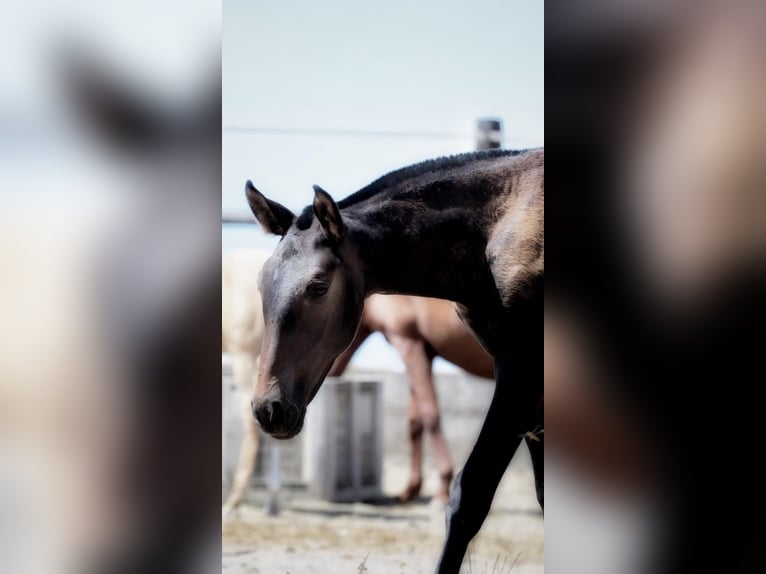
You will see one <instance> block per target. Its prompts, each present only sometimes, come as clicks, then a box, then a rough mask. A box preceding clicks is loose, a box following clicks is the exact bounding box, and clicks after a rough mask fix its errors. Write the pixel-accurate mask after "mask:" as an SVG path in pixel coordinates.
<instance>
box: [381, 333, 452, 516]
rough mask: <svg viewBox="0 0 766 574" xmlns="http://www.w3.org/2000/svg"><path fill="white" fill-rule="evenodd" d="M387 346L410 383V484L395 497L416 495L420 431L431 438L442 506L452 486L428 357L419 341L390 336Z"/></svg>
mask: <svg viewBox="0 0 766 574" xmlns="http://www.w3.org/2000/svg"><path fill="white" fill-rule="evenodd" d="M390 343H391V344H392V345H393V346H394V347H395V348H396V350H397V351H398V352H399V354H400V355H401V357H402V360H403V361H404V366H405V368H406V369H407V375H408V377H409V379H410V409H409V430H410V440H411V448H412V457H411V467H410V480H409V483H408V485H407V488H406V490H405V491H404V492H403V493H402V494H401V495H400V496H399V500H400V501H401V502H407V501H409V500H412V499H413V498H415V497H416V496H417V495H418V494H419V493H420V487H421V485H422V478H423V431H424V430H425V431H427V432H428V433H429V434H430V435H431V445H432V447H433V451H434V458H435V459H436V467H437V469H438V470H439V478H440V481H441V482H440V486H439V491H438V492H437V494H436V496H437V498H439V499H440V500H442V501H444V502H446V501H447V498H448V496H449V486H450V482H452V472H453V466H452V460H451V459H450V455H449V451H448V450H447V441H446V440H445V439H444V433H442V429H441V422H440V416H439V403H438V400H437V398H436V388H435V386H434V380H433V373H432V370H431V365H432V361H431V357H430V356H429V355H428V352H427V350H426V343H425V341H424V340H423V339H417V338H410V337H402V336H394V337H391V340H390Z"/></svg>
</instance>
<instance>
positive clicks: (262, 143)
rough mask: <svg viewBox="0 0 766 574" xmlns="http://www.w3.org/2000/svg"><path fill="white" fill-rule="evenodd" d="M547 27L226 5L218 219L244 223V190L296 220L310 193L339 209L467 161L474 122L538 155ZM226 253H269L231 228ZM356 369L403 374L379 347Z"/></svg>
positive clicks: (454, 7)
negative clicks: (390, 182) (432, 163)
mask: <svg viewBox="0 0 766 574" xmlns="http://www.w3.org/2000/svg"><path fill="white" fill-rule="evenodd" d="M543 25H544V18H543V2H541V1H540V2H538V1H526V2H521V1H501V0H491V1H479V2H471V3H468V2H456V1H439V2H437V1H435V0H425V1H419V2H404V1H402V0H394V1H388V2H385V3H383V2H379V3H361V2H351V1H340V0H330V1H323V2H267V1H263V0H257V1H254V0H224V2H223V52H222V60H223V114H222V115H223V117H222V121H223V125H224V132H223V192H222V207H223V210H224V212H226V213H231V212H234V213H244V212H246V210H247V206H246V204H245V201H244V192H243V189H244V182H245V180H246V179H252V180H253V182H254V183H255V185H256V187H258V188H259V189H261V191H263V192H264V193H265V194H267V195H268V196H270V197H272V198H274V199H276V200H278V201H280V202H281V203H283V204H285V205H286V206H288V207H290V208H291V209H293V210H296V211H297V210H299V209H301V208H302V207H303V206H304V205H306V204H308V203H309V201H310V199H311V197H312V192H311V185H312V184H314V183H318V184H320V185H322V187H324V188H325V189H327V190H328V191H329V192H330V193H331V194H333V195H334V196H335V197H336V199H340V198H342V197H345V196H346V195H348V194H350V193H352V192H353V191H355V190H356V189H358V188H360V187H362V186H363V185H365V184H366V183H369V182H370V181H372V180H373V179H375V178H377V177H378V176H380V175H383V174H384V173H386V172H388V171H390V170H392V169H396V168H399V167H402V166H404V165H408V164H411V163H415V162H417V161H421V160H424V159H428V158H432V157H438V156H440V155H445V154H451V153H460V152H464V151H469V150H471V149H473V147H474V132H475V126H476V119H477V118H479V117H485V116H493V117H499V118H501V119H502V120H503V122H504V129H505V131H504V147H508V148H525V147H537V146H541V145H543V144H544V140H543V134H544V125H543V112H544V99H543V92H544V82H543V57H544V50H543ZM227 128H236V129H238V130H241V129H242V128H245V130H247V129H249V128H257V130H261V131H232V130H231V129H227ZM262 130H288V131H293V130H298V131H300V130H309V131H313V130H317V131H320V132H321V131H323V130H325V131H348V132H417V133H425V134H441V135H436V136H433V137H427V136H423V137H412V136H410V137H404V136H387V137H383V136H374V135H361V134H360V135H348V134H344V135H329V134H326V133H325V134H323V133H312V134H296V133H274V132H273V131H262ZM223 245H224V249H225V250H226V249H231V248H236V247H247V246H257V247H267V248H268V247H271V246H273V245H274V240H273V239H272V238H270V237H266V236H264V235H263V234H262V233H261V232H260V231H258V230H257V229H254V228H243V227H241V226H237V227H229V226H226V227H224V230H223ZM356 359H357V360H355V363H356V364H358V365H360V366H370V367H383V366H389V367H390V366H392V363H395V364H396V366H395V367H394V368H399V365H398V363H396V362H397V361H398V359H397V357H396V355H395V353H393V352H392V351H390V350H389V349H388V348H386V346H385V344H384V343H383V342H382V341H381V340H378V341H372V342H371V343H370V344H368V345H366V346H365V348H363V349H362V350H361V351H360V353H358V355H357V358H356Z"/></svg>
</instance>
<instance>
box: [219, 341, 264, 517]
mask: <svg viewBox="0 0 766 574" xmlns="http://www.w3.org/2000/svg"><path fill="white" fill-rule="evenodd" d="M233 370H234V378H235V379H236V381H237V384H238V386H239V390H240V393H241V395H242V422H243V425H244V434H243V436H242V446H241V447H240V451H239V461H238V462H237V470H236V472H235V473H234V478H233V480H232V483H231V489H230V491H229V496H228V497H227V498H226V502H225V503H224V504H223V508H222V510H221V515H222V517H223V518H224V519H225V518H226V517H227V516H228V515H229V514H230V513H231V511H232V510H234V509H235V508H236V507H237V506H239V504H240V503H241V502H242V499H243V498H244V497H245V494H246V493H247V489H248V487H249V486H250V479H251V478H252V476H253V471H254V469H255V459H256V456H257V455H258V443H259V441H260V431H259V429H258V427H257V425H256V424H255V419H254V418H253V410H252V407H251V406H250V397H251V395H252V392H253V389H252V386H253V385H252V382H253V381H254V380H255V376H254V375H255V373H256V372H257V371H258V360H257V359H256V360H253V358H252V357H251V356H250V355H248V354H238V355H235V356H234V357H233Z"/></svg>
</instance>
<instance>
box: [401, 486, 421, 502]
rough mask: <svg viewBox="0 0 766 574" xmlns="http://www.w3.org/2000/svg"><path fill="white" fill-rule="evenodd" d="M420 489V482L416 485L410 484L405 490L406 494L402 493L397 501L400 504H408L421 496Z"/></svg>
mask: <svg viewBox="0 0 766 574" xmlns="http://www.w3.org/2000/svg"><path fill="white" fill-rule="evenodd" d="M420 487H421V483H420V482H417V483H414V484H410V485H409V486H408V487H407V488H406V489H405V490H404V492H402V493H401V494H400V495H399V496H397V497H396V501H397V502H398V503H399V504H406V503H408V502H411V501H413V500H414V499H415V498H417V497H418V495H419V494H420Z"/></svg>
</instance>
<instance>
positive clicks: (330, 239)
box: [245, 181, 365, 439]
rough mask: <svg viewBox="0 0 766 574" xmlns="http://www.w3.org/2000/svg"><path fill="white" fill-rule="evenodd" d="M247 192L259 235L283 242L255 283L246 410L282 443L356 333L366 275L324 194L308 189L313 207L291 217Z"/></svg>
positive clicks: (296, 426)
mask: <svg viewBox="0 0 766 574" xmlns="http://www.w3.org/2000/svg"><path fill="white" fill-rule="evenodd" d="M245 190H246V195H247V201H248V203H249V205H250V208H251V209H252V211H253V214H254V215H255V217H256V219H257V220H258V222H259V223H260V224H261V226H262V227H263V228H264V230H266V231H267V232H269V233H273V234H276V235H280V236H282V239H281V240H280V242H279V244H278V245H277V247H276V249H275V250H274V252H273V254H272V256H271V257H270V258H269V259H268V260H267V261H266V263H265V264H264V266H263V269H262V270H261V273H260V277H259V281H258V286H259V290H260V292H261V296H262V298H263V317H264V322H265V332H264V340H263V346H262V350H261V358H260V370H259V372H258V377H257V381H256V386H255V391H254V394H253V399H252V401H251V406H252V409H253V415H254V416H255V418H256V419H257V420H258V422H259V424H260V425H261V427H262V428H263V429H264V430H265V431H266V432H268V433H269V434H271V435H272V436H274V437H276V438H282V439H287V438H291V437H293V436H295V435H297V434H298V433H299V432H300V430H301V428H302V426H303V419H304V416H305V414H306V407H307V405H308V404H309V403H310V402H311V400H312V399H313V398H314V395H316V393H317V391H318V390H319V388H320V387H321V385H322V382H323V381H324V378H325V376H326V375H327V372H328V371H329V370H330V367H332V364H333V362H334V360H335V359H336V357H337V356H338V355H340V354H341V353H342V352H343V351H344V350H345V349H346V348H347V347H348V346H349V345H350V344H351V342H352V340H353V338H354V335H355V334H356V331H357V328H358V326H359V323H360V320H361V317H362V311H363V308H364V298H365V285H364V275H363V273H362V271H361V266H360V265H359V259H358V251H357V249H356V246H355V244H354V241H353V239H352V237H350V233H349V231H348V228H347V227H346V225H345V224H344V222H343V219H342V217H341V214H340V210H339V209H338V206H337V204H336V203H335V201H334V200H333V199H332V197H330V195H329V194H328V193H327V192H326V191H324V190H323V189H321V188H320V187H318V186H314V193H315V195H314V202H313V205H312V206H311V207H307V208H306V210H304V213H303V214H302V215H301V216H299V217H296V216H295V215H294V214H293V213H292V212H291V211H290V210H289V209H287V208H286V207H284V206H282V205H280V204H279V203H276V202H274V201H271V200H269V199H267V198H266V197H265V196H264V195H263V194H261V193H260V192H259V191H258V190H257V189H256V188H255V187H254V186H253V184H252V183H251V182H249V181H248V182H247V184H246V188H245Z"/></svg>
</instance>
